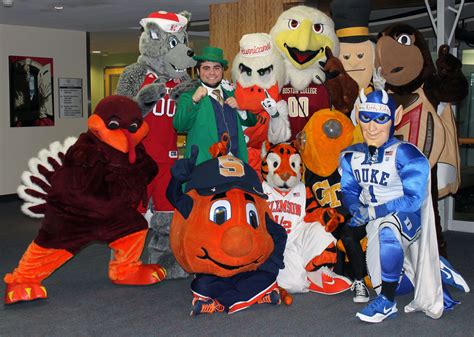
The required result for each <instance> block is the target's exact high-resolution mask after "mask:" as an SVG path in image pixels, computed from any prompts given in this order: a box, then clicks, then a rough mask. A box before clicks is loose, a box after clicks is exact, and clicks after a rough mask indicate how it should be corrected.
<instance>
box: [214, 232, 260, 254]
mask: <svg viewBox="0 0 474 337" xmlns="http://www.w3.org/2000/svg"><path fill="white" fill-rule="evenodd" d="M252 246H253V244H252V234H251V233H250V231H249V230H248V229H247V228H245V226H234V227H231V228H229V229H227V230H226V231H225V232H224V234H223V235H222V240H221V249H222V250H223V251H224V252H225V253H226V254H227V255H229V256H232V257H242V256H245V255H247V254H248V253H250V251H251V250H252Z"/></svg>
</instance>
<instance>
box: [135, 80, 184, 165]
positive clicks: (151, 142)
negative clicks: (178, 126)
mask: <svg viewBox="0 0 474 337" xmlns="http://www.w3.org/2000/svg"><path fill="white" fill-rule="evenodd" d="M156 79H157V76H156V74H154V73H153V72H150V71H149V72H148V73H147V75H146V77H145V80H144V81H143V83H142V87H144V86H145V85H147V84H151V83H153V82H154V81H155V80H156ZM180 82H181V81H180V80H179V79H171V80H169V81H168V82H166V96H165V97H163V98H161V99H160V100H159V101H158V102H157V103H156V104H155V106H154V107H153V109H152V110H151V111H150V112H149V113H148V115H146V117H145V118H144V120H145V121H146V122H147V123H148V126H149V127H150V131H149V132H148V136H146V137H145V139H144V140H143V145H144V146H145V149H146V150H147V152H148V154H149V155H150V156H151V157H152V158H153V159H154V160H155V161H156V162H157V163H173V162H174V161H175V160H176V159H178V148H177V140H178V134H177V133H176V130H175V129H174V127H173V116H174V114H175V112H176V105H175V101H174V100H173V99H171V98H170V97H169V93H170V90H171V89H172V88H174V87H175V86H176V85H177V84H179V83H180Z"/></svg>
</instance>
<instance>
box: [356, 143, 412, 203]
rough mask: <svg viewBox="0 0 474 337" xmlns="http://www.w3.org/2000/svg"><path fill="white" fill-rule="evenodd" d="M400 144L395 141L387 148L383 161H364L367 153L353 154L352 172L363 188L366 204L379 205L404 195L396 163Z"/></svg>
mask: <svg viewBox="0 0 474 337" xmlns="http://www.w3.org/2000/svg"><path fill="white" fill-rule="evenodd" d="M400 144H401V143H395V144H392V145H390V146H388V147H387V148H385V150H384V154H383V161H382V162H380V163H373V164H370V165H369V164H367V163H364V161H365V154H364V153H361V152H359V153H357V152H355V153H354V154H353V155H352V159H351V167H352V172H353V174H354V177H355V179H356V180H357V182H358V183H359V186H360V187H361V188H362V192H361V195H360V201H361V202H362V203H363V204H364V205H370V206H377V205H381V204H384V203H386V202H388V201H391V200H395V199H397V198H399V197H402V196H403V195H404V194H403V185H402V180H401V179H400V176H399V174H398V171H397V165H396V158H397V150H398V147H399V145H400ZM387 186H390V188H387Z"/></svg>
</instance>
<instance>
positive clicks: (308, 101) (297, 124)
mask: <svg viewBox="0 0 474 337" xmlns="http://www.w3.org/2000/svg"><path fill="white" fill-rule="evenodd" d="M281 97H282V98H283V99H284V100H285V101H286V102H287V103H288V117H289V119H290V128H291V139H295V136H296V134H297V133H298V132H300V131H301V130H303V128H304V126H305V125H306V123H307V122H308V120H309V119H310V117H311V116H312V115H313V113H315V112H316V111H318V110H321V109H325V108H329V95H328V92H327V90H326V89H325V88H324V86H323V85H321V84H319V85H318V84H315V83H311V84H310V85H309V86H308V87H307V88H305V89H303V90H301V91H298V90H296V89H294V88H293V87H292V86H291V85H289V84H287V85H285V86H284V87H283V88H282V89H281Z"/></svg>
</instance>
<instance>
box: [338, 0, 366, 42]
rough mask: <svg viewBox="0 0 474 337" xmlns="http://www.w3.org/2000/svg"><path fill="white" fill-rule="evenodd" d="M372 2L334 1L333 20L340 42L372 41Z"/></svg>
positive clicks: (363, 0)
mask: <svg viewBox="0 0 474 337" xmlns="http://www.w3.org/2000/svg"><path fill="white" fill-rule="evenodd" d="M370 1H371V0H333V1H332V2H331V13H332V19H333V20H334V24H335V26H336V35H337V37H338V38H339V41H340V42H347V43H358V42H364V41H367V40H369V39H370V36H369V17H370V9H371V4H370Z"/></svg>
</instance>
